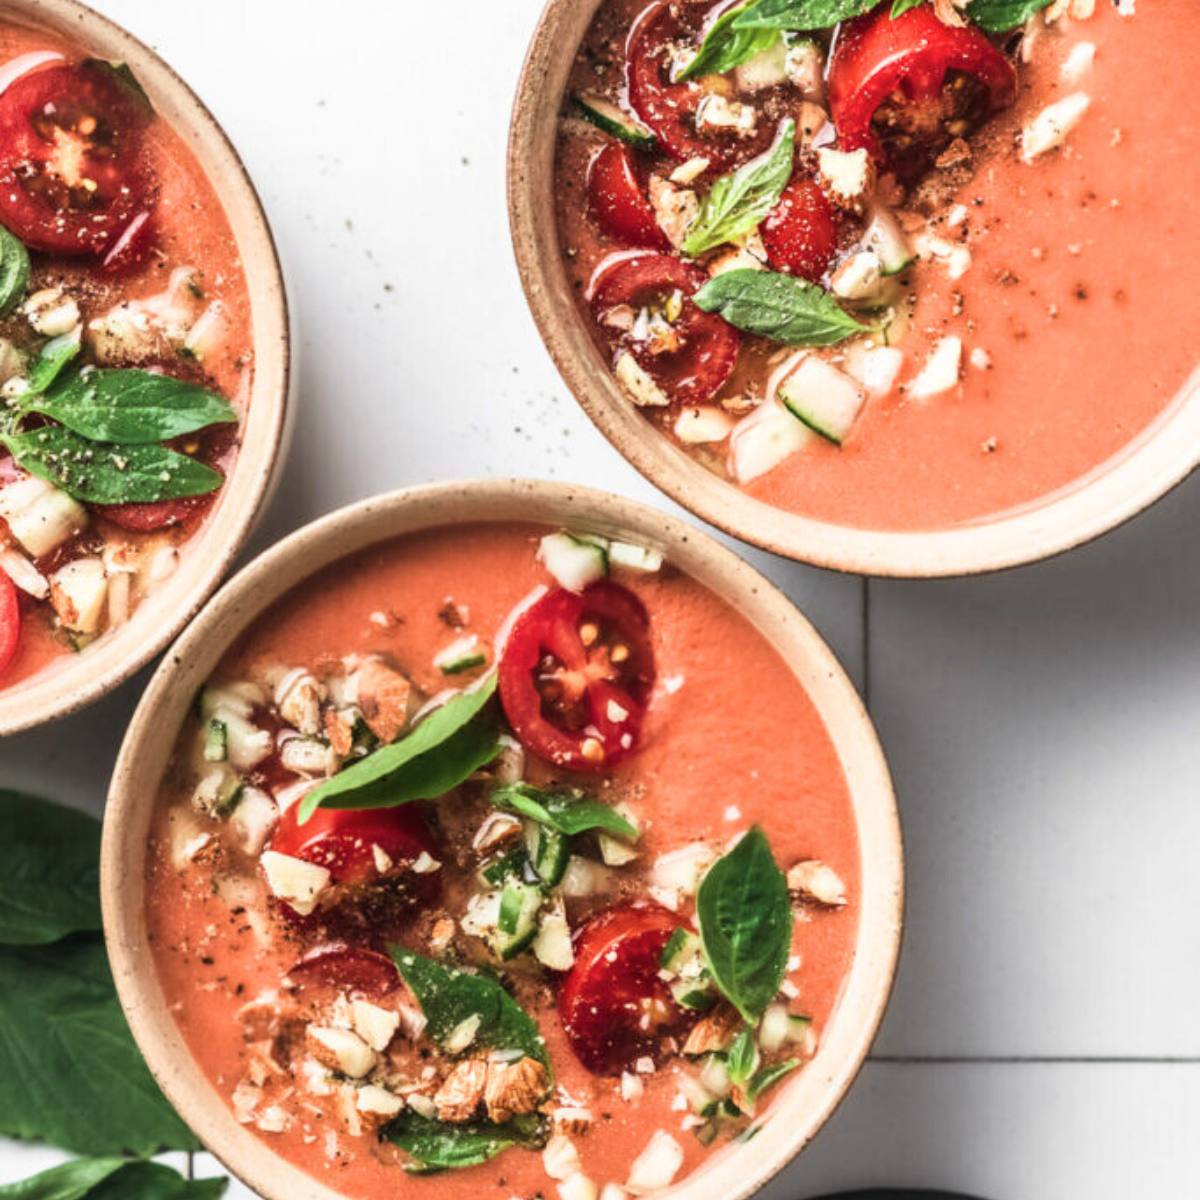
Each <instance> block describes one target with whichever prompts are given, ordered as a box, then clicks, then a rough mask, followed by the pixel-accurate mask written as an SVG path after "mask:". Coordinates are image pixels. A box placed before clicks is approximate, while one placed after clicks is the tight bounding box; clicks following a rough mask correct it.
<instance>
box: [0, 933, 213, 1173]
mask: <svg viewBox="0 0 1200 1200" xmlns="http://www.w3.org/2000/svg"><path fill="white" fill-rule="evenodd" d="M0 1029H2V1030H4V1036H3V1037H0V1134H3V1135H6V1136H8V1137H16V1138H40V1139H43V1140H45V1141H48V1142H52V1143H53V1144H54V1145H56V1146H61V1147H63V1148H64V1149H66V1150H71V1151H74V1152H75V1153H77V1154H95V1155H106V1156H107V1155H116V1154H138V1155H148V1154H157V1153H158V1152H159V1151H161V1150H198V1149H199V1148H200V1146H199V1143H198V1142H197V1141H196V1139H195V1138H194V1137H193V1136H192V1134H191V1133H190V1132H189V1131H188V1129H187V1127H186V1126H185V1125H184V1124H183V1122H182V1121H180V1119H179V1118H178V1117H177V1116H176V1115H175V1110H174V1109H173V1108H171V1106H170V1105H169V1104H168V1103H167V1101H166V1099H165V1098H164V1097H163V1094H162V1093H161V1092H160V1091H159V1090H158V1085H157V1084H156V1083H155V1082H154V1079H153V1078H152V1076H151V1075H150V1072H149V1071H148V1070H147V1069H146V1064H145V1063H144V1062H143V1061H142V1056H141V1054H140V1053H139V1052H138V1048H137V1046H136V1045H134V1041H133V1038H132V1037H131V1036H130V1033H129V1027H128V1025H126V1023H125V1015H124V1013H123V1012H122V1011H121V1006H120V1004H119V1003H118V1001H117V993H116V990H115V989H114V988H113V983H112V976H111V975H110V974H109V969H108V956H107V954H106V953H105V951H104V942H103V941H102V940H101V939H100V938H99V937H98V936H95V935H92V934H87V935H82V936H75V937H70V938H67V939H66V940H64V941H61V942H55V943H54V944H53V945H50V946H0ZM56 1082H58V1083H60V1084H61V1086H54V1085H55V1083H56ZM63 1086H66V1087H69V1090H70V1094H69V1097H67V1096H66V1095H64V1092H63Z"/></svg>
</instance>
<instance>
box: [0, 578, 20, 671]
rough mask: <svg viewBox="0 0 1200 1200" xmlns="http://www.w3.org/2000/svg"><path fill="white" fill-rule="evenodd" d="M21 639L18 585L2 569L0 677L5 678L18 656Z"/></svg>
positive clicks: (0, 583) (0, 580) (0, 581)
mask: <svg viewBox="0 0 1200 1200" xmlns="http://www.w3.org/2000/svg"><path fill="white" fill-rule="evenodd" d="M20 640H21V606H20V603H19V602H18V600H17V587H16V584H14V583H13V581H12V580H11V579H9V577H8V576H7V575H6V574H5V573H4V572H3V571H0V678H3V676H4V672H5V671H7V670H8V664H9V663H11V662H12V660H13V659H14V658H15V657H16V654H17V643H18V642H19V641H20Z"/></svg>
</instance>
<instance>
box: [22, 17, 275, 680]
mask: <svg viewBox="0 0 1200 1200" xmlns="http://www.w3.org/2000/svg"><path fill="white" fill-rule="evenodd" d="M0 239H2V240H0V263H2V265H3V270H0V688H4V687H11V686H13V685H14V684H16V683H19V682H20V681H21V680H23V679H26V678H28V677H29V676H31V675H34V674H36V673H38V672H40V671H43V670H46V669H52V665H53V663H54V662H55V660H58V659H60V658H61V657H62V656H64V655H66V654H68V653H71V652H74V651H79V650H82V649H84V648H85V647H86V646H88V645H90V644H91V643H92V642H93V641H94V640H95V639H96V638H98V637H102V636H103V635H104V634H105V633H106V632H107V631H109V630H111V629H113V628H115V627H116V626H118V625H121V624H123V623H124V622H125V621H127V620H128V619H129V617H130V616H131V615H132V613H133V612H134V610H135V609H136V608H137V605H138V604H139V602H140V601H141V600H142V599H143V598H144V597H145V596H146V595H148V594H149V593H150V592H151V591H153V590H154V589H155V588H157V587H159V586H161V584H162V583H163V582H164V581H165V580H166V579H167V578H169V576H170V575H171V574H173V572H174V571H175V569H176V567H177V565H178V562H179V556H180V555H181V554H182V553H186V552H187V546H186V543H188V541H189V540H190V539H192V538H193V536H194V534H195V533H196V530H197V529H198V528H199V527H200V526H201V525H202V524H203V523H204V521H205V518H206V515H207V514H208V512H209V511H210V509H211V507H212V505H213V502H214V499H215V498H216V497H217V496H218V495H219V492H220V488H221V485H222V482H223V480H224V478H225V477H226V475H227V474H228V472H229V470H230V469H231V467H232V465H233V460H234V456H235V454H236V448H237V443H238V429H239V425H240V422H241V421H242V420H243V419H244V416H245V407H246V403H247V400H248V397H249V391H250V383H251V376H252V372H253V365H254V363H253V354H252V349H251V339H250V305H249V298H248V296H247V293H246V284H245V278H244V276H243V272H242V264H241V261H240V259H239V256H238V250H237V246H236V244H235V241H234V237H233V234H232V232H231V230H230V227H229V223H228V221H227V220H226V217H225V214H224V212H223V211H222V208H221V203H220V201H219V199H218V198H217V195H216V193H215V192H214V191H213V188H212V187H211V185H210V184H209V181H208V179H207V178H206V177H205V175H204V172H203V170H202V169H201V167H200V164H199V163H198V162H197V161H196V159H195V157H194V156H193V155H192V153H191V152H190V151H189V150H188V148H187V147H186V146H185V144H184V142H183V140H182V139H181V138H180V137H179V135H178V134H177V133H176V132H175V131H174V130H173V129H171V128H170V127H169V126H168V125H167V123H166V122H165V121H164V120H163V119H162V118H161V117H159V116H158V115H157V114H156V113H155V112H154V110H153V108H152V107H151V105H150V103H149V101H148V100H147V98H146V97H145V95H144V94H143V93H142V91H141V89H140V87H139V85H138V82H137V80H136V78H135V77H134V76H133V74H132V73H131V72H130V71H129V69H128V68H127V67H125V66H123V65H122V64H115V65H114V64H111V63H107V62H102V61H100V60H98V59H94V58H90V57H89V54H88V51H87V48H86V47H83V46H78V45H74V44H70V43H66V42H63V41H61V40H60V39H58V38H57V37H55V36H52V35H49V34H45V33H42V32H38V31H35V30H31V29H27V28H21V27H16V26H13V25H10V24H0Z"/></svg>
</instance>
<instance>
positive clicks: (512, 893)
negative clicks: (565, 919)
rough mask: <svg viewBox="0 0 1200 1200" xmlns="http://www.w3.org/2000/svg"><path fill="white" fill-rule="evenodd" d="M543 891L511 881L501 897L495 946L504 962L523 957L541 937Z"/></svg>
mask: <svg viewBox="0 0 1200 1200" xmlns="http://www.w3.org/2000/svg"><path fill="white" fill-rule="evenodd" d="M542 899H543V893H542V889H541V888H540V887H538V886H537V885H536V884H532V883H522V882H521V881H520V880H519V879H510V880H508V882H507V883H505V885H504V890H503V891H502V892H501V893H500V912H499V914H498V916H497V918H496V933H495V936H494V940H493V946H494V947H495V950H496V953H497V954H498V955H499V956H500V957H501V958H502V959H506V960H507V959H510V958H513V957H514V956H515V955H517V954H520V953H521V951H522V950H524V949H525V948H526V947H527V946H528V945H529V944H530V943H531V942H532V941H533V939H534V938H535V937H536V936H537V931H538V921H537V916H538V912H539V911H540V909H541V907H542Z"/></svg>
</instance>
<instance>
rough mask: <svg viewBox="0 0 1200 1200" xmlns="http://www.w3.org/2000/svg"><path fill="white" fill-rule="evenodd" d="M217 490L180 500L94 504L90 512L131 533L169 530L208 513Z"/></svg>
mask: <svg viewBox="0 0 1200 1200" xmlns="http://www.w3.org/2000/svg"><path fill="white" fill-rule="evenodd" d="M216 495H217V493H216V492H209V493H208V494H207V495H204V496H185V497H184V498H183V499H181V500H155V501H146V502H145V503H142V504H93V505H92V506H91V507H92V509H93V511H94V512H95V513H96V514H97V515H98V516H101V517H103V518H104V519H105V520H106V521H111V522H112V523H113V524H114V525H119V526H120V527H121V528H122V529H128V530H129V531H130V532H131V533H152V532H154V531H155V530H157V529H169V528H171V527H172V526H175V525H186V524H187V523H188V522H189V521H190V520H192V519H193V518H195V517H198V516H200V515H202V514H203V513H205V512H207V510H208V508H209V506H210V505H211V504H212V502H213V500H214V499H215V498H216Z"/></svg>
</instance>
